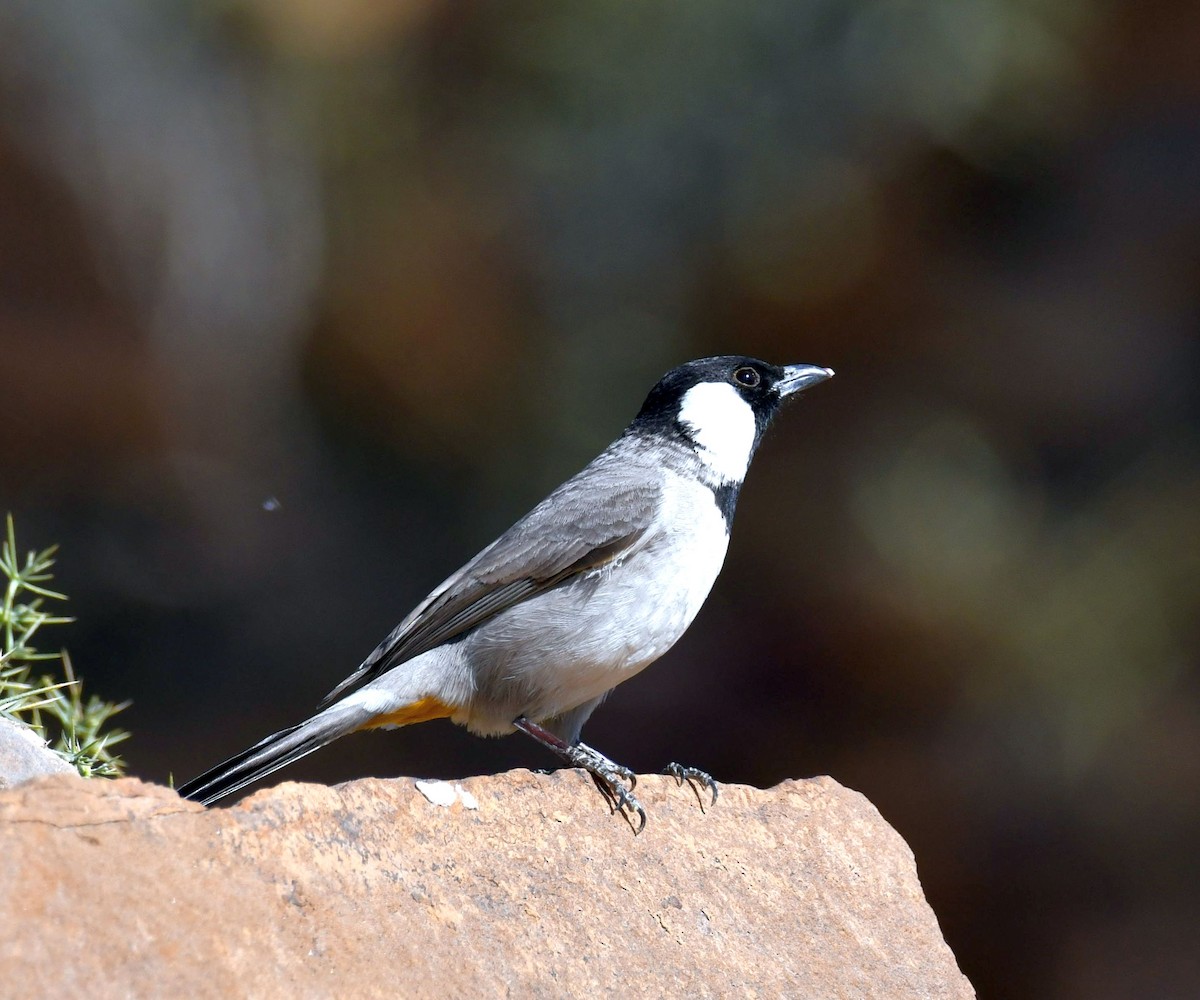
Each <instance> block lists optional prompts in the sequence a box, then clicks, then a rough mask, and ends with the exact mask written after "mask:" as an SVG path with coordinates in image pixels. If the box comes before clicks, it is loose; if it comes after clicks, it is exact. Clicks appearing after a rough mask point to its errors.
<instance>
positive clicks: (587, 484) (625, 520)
mask: <svg viewBox="0 0 1200 1000" xmlns="http://www.w3.org/2000/svg"><path fill="white" fill-rule="evenodd" d="M628 458H629V456H625V457H624V458H622V457H617V456H613V454H612V451H611V449H610V450H609V451H605V452H604V453H603V454H601V455H600V457H599V458H597V459H596V460H595V461H594V462H592V464H591V465H589V466H588V467H587V468H586V469H584V470H583V471H582V472H580V473H579V474H578V475H577V476H575V477H574V478H572V479H569V480H567V482H565V483H563V484H562V486H560V487H558V489H556V490H555V491H554V492H553V493H551V494H550V495H549V496H548V497H546V499H545V500H543V501H542V502H541V503H540V504H538V505H537V506H536V507H535V508H534V509H533V510H531V511H530V512H529V513H528V514H526V515H525V516H524V517H523V518H521V519H520V520H519V521H517V523H516V524H514V525H513V526H512V527H511V528H509V529H508V531H506V532H505V533H504V534H503V535H501V536H500V537H499V538H497V539H496V541H494V542H493V543H492V544H491V545H489V546H488V547H487V548H485V549H484V550H483V551H482V552H480V553H479V554H478V555H477V556H475V558H474V559H472V560H471V561H470V562H468V563H467V564H466V565H465V566H463V568H462V569H460V570H459V571H458V572H457V573H455V574H454V575H453V576H451V577H450V578H449V579H447V580H446V581H445V582H444V583H442V584H441V586H439V587H437V588H436V589H435V590H434V591H433V592H432V593H431V594H430V595H429V596H428V597H426V598H425V600H423V601H422V602H421V603H420V604H419V605H417V607H416V608H415V609H414V610H413V612H412V613H411V614H410V615H409V616H408V617H407V618H405V619H404V621H402V622H401V623H400V624H399V625H397V626H396V628H394V629H393V630H392V632H391V633H390V634H389V635H388V637H387V638H386V639H384V640H383V642H381V643H380V644H379V645H378V646H377V647H376V648H375V650H374V652H372V653H371V655H370V656H368V657H367V658H366V659H365V660H364V661H363V663H362V666H360V667H359V668H358V670H356V671H355V672H354V673H353V674H351V675H350V676H349V677H347V678H346V679H345V680H344V681H342V682H341V683H340V684H339V685H338V686H337V687H335V688H334V689H333V690H332V691H331V692H330V693H329V694H328V695H326V697H325V702H324V703H328V702H330V701H332V700H333V699H335V698H337V697H338V696H339V695H341V694H343V693H344V692H346V691H347V690H348V689H349V688H351V687H357V686H358V685H360V684H365V683H367V682H368V681H370V680H373V679H374V678H376V677H378V676H379V675H380V674H382V673H384V672H385V671H388V670H391V669H392V668H393V667H395V666H397V665H399V664H401V663H403V662H405V661H406V660H411V659H412V658H413V657H415V656H419V655H420V654H421V653H424V652H427V651H429V650H431V649H434V648H436V647H438V646H440V645H442V644H443V643H446V642H449V641H450V640H451V639H454V638H456V637H458V636H460V635H463V634H465V633H467V632H469V631H471V629H473V628H476V627H478V626H479V625H481V624H483V623H484V622H486V621H487V620H488V619H490V618H493V617H494V616H496V615H497V614H499V613H500V612H501V611H503V610H505V609H506V608H510V607H512V606H513V605H514V604H519V603H520V602H521V601H526V600H528V599H529V598H530V597H533V596H534V595H535V594H540V593H543V592H544V591H547V590H549V589H551V588H552V587H557V586H558V585H559V584H561V583H563V582H564V581H566V580H568V579H570V578H572V577H574V576H576V575H578V574H580V573H586V572H588V571H589V570H592V569H596V568H597V567H600V566H603V565H605V564H606V563H609V562H612V561H613V560H615V559H619V558H620V557H621V556H622V555H623V554H624V553H626V552H627V551H629V549H630V548H631V547H632V546H634V545H635V544H636V543H637V542H638V541H639V540H640V539H641V538H642V537H643V536H644V535H645V534H646V532H647V530H648V529H649V526H650V525H651V524H653V522H654V514H655V512H656V510H657V507H658V503H659V495H660V491H659V489H658V486H657V483H658V482H659V476H658V475H656V474H655V473H656V471H657V470H656V469H653V468H649V467H648V466H649V463H642V462H637V461H634V462H632V463H631V462H630V461H628Z"/></svg>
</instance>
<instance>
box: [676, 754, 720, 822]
mask: <svg viewBox="0 0 1200 1000" xmlns="http://www.w3.org/2000/svg"><path fill="white" fill-rule="evenodd" d="M663 774H669V775H670V776H671V777H672V778H674V779H675V780H676V781H678V782H679V784H680V787H682V786H683V783H684V782H685V781H686V782H687V783H688V784H689V785H690V786H691V788H692V791H693V792H695V793H696V801H697V802H699V803H700V811H701V812H703V811H704V798H703V796H701V794H700V788H701V787H702V786H703V787H704V788H707V789H708V790H709V791H710V792H712V802H710V803H709V805H710V806H715V805H716V804H717V783H716V781H714V780H713V776H712V775H711V774H709V773H708V772H707V771H701V770H700V768H698V767H687V766H686V765H684V764H675V763H671V764H668V765H667V766H666V767H665V768H663Z"/></svg>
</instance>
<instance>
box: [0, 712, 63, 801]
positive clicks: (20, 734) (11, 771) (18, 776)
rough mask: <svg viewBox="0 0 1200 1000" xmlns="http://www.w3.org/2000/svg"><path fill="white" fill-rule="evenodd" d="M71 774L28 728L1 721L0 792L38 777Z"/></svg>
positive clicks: (9, 720) (59, 759)
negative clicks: (41, 775)
mask: <svg viewBox="0 0 1200 1000" xmlns="http://www.w3.org/2000/svg"><path fill="white" fill-rule="evenodd" d="M74 773H75V768H73V767H72V766H71V765H70V764H68V763H67V762H66V761H65V760H63V759H62V758H61V757H60V756H59V755H58V754H56V753H55V752H54V751H53V750H51V749H50V748H49V747H47V746H46V743H45V741H44V740H42V739H41V738H40V737H39V736H38V735H37V733H35V732H34V731H33V730H32V729H30V728H29V727H28V726H22V725H21V724H20V723H17V722H13V721H12V720H11V719H2V718H0V788H12V786H13V785H19V784H20V783H21V782H22V781H28V780H29V779H30V778H34V777H37V776H38V775H39V774H74Z"/></svg>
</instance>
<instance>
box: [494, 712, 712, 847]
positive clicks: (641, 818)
mask: <svg viewBox="0 0 1200 1000" xmlns="http://www.w3.org/2000/svg"><path fill="white" fill-rule="evenodd" d="M513 726H515V727H516V728H517V729H519V730H521V732H523V733H525V735H527V736H531V737H532V738H533V739H535V740H537V742H538V743H540V744H541V745H542V746H544V747H545V748H546V749H547V750H553V751H554V752H555V753H556V754H558V755H559V756H560V757H561V758H562V759H563V760H565V761H566V762H567V763H568V764H570V765H571V766H572V767H582V768H583V769H584V770H585V771H587V772H588V774H590V775H591V776H592V781H593V782H595V785H596V787H597V788H598V789H600V794H601V795H603V796H604V800H605V801H606V802H607V803H608V806H609V808H610V809H611V810H612V811H613V812H614V813H620V814H621V816H622V817H624V819H625V821H626V822H627V823H628V824H629V826H630V828H631V829H632V830H633V832H634V834H635V835H637V834H639V833H641V832H642V830H644V829H645V828H646V810H645V809H644V808H643V807H642V804H641V803H640V802H639V801H638V800H637V796H636V795H634V794H633V788H634V786H635V785H636V784H637V775H636V774H634V773H633V772H632V771H631V770H629V768H627V767H623V766H622V765H620V764H618V763H616V762H615V761H611V760H609V759H608V758H607V757H605V756H604V754H602V753H601V752H600V751H599V750H594V749H593V748H592V747H590V746H588V745H587V744H586V743H579V742H576V743H568V742H567V741H566V740H564V739H563V738H562V737H561V736H559V735H557V734H556V733H552V732H551V731H550V730H549V729H547V728H545V727H544V726H540V725H538V724H537V723H536V722H533V721H532V720H530V719H527V718H526V717H525V716H523V715H522V716H520V717H519V718H516V719H514V720H513ZM710 780H711V779H710ZM635 816H636V817H637V822H636V823H635V822H634V817H635Z"/></svg>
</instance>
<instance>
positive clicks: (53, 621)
mask: <svg viewBox="0 0 1200 1000" xmlns="http://www.w3.org/2000/svg"><path fill="white" fill-rule="evenodd" d="M7 528H8V531H7V534H6V537H5V538H4V540H3V543H2V544H0V584H3V585H4V598H3V601H2V602H0V715H3V716H5V717H6V718H9V719H12V720H13V721H15V722H20V723H23V724H25V725H27V726H29V727H30V728H32V729H33V730H34V731H35V732H36V733H37V734H38V735H39V736H41V738H42V739H44V740H46V741H47V742H48V743H50V745H51V749H53V750H54V751H55V752H56V753H57V754H59V756H61V757H62V758H64V759H65V760H67V761H68V762H69V763H71V764H73V765H74V766H75V768H76V769H77V770H78V771H79V773H80V774H82V775H83V776H84V777H90V776H93V775H103V776H105V777H116V776H118V775H120V774H121V773H122V771H123V770H124V762H123V761H122V760H121V758H120V757H118V756H116V755H115V754H114V753H113V752H112V747H114V746H115V745H116V744H118V743H120V742H121V741H122V740H125V739H127V738H128V737H129V733H127V732H125V731H124V730H123V729H113V728H108V723H109V720H110V719H111V718H112V717H113V716H114V715H116V713H117V712H119V711H121V710H122V709H123V708H126V707H127V706H128V705H129V702H122V703H120V704H114V703H113V702H109V701H103V700H102V699H100V698H97V697H96V696H95V695H91V696H89V697H88V698H86V699H85V698H84V695H83V682H82V681H80V680H79V679H78V678H77V677H76V676H75V672H74V670H73V669H72V667H71V660H70V658H69V657H68V656H67V654H66V651H65V650H64V651H59V652H57V653H43V652H39V651H38V650H37V648H36V647H35V646H34V645H33V639H34V636H35V635H37V633H38V632H39V630H40V629H42V628H43V627H45V626H47V625H63V624H65V623H67V622H70V621H73V620H74V619H71V618H66V617H63V616H61V615H53V614H50V613H49V612H48V611H45V610H43V606H44V605H45V603H46V602H47V601H65V600H66V599H67V598H66V596H65V595H64V594H60V593H58V592H57V591H53V590H50V589H49V588H48V587H46V586H45V585H46V584H47V583H48V582H49V581H50V580H51V579H53V574H52V573H51V572H50V568H51V567H52V566H53V565H54V554H55V552H56V551H57V550H58V546H57V545H52V546H51V547H50V548H48V549H43V550H42V551H41V552H34V551H31V552H29V553H27V554H26V556H25V561H24V563H22V562H21V561H20V559H19V557H18V555H17V539H16V531H15V529H14V527H13V519H12V515H11V514H9V515H8V519H7ZM52 664H57V668H56V667H54V666H52ZM58 670H61V675H60V676H57V677H56V676H55V673H56V672H57V671H58Z"/></svg>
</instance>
